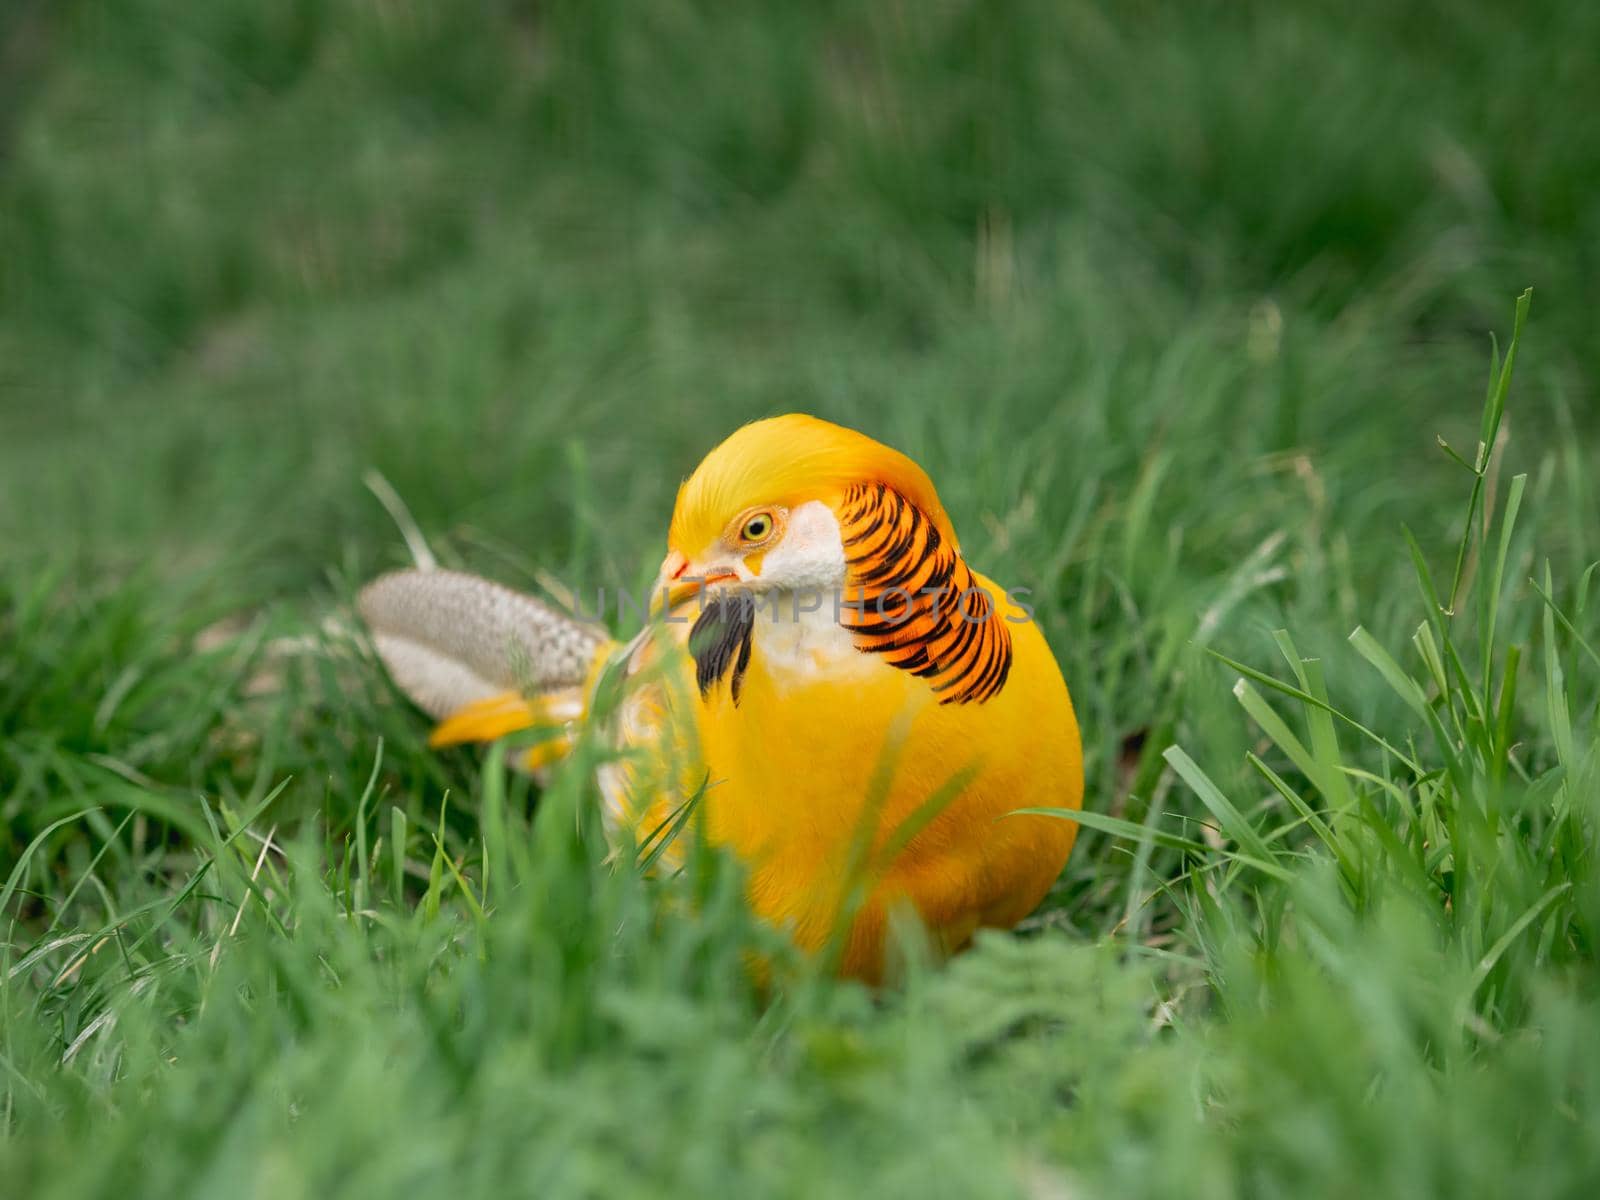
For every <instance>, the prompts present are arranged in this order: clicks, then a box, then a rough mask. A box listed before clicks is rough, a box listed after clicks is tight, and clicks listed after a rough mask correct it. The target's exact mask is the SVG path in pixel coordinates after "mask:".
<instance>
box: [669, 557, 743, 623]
mask: <svg viewBox="0 0 1600 1200" xmlns="http://www.w3.org/2000/svg"><path fill="white" fill-rule="evenodd" d="M738 578H739V577H738V576H737V575H736V574H734V573H733V572H732V571H730V570H728V569H727V568H726V567H722V566H713V567H702V566H698V565H697V564H695V563H692V562H690V561H689V558H688V556H687V555H686V554H684V553H683V552H682V551H681V550H672V551H669V552H668V553H667V557H666V558H664V559H662V560H661V573H660V574H658V575H657V576H656V586H655V589H654V590H653V591H652V592H651V600H650V609H651V612H652V613H655V614H660V613H663V612H669V613H670V612H672V611H673V610H675V609H676V608H677V607H678V606H679V605H680V604H682V603H683V602H684V601H685V600H688V599H689V598H690V597H692V596H696V595H699V594H700V592H701V591H702V590H704V589H705V588H707V587H709V586H710V585H711V584H713V583H726V582H727V581H729V580H737V579H738Z"/></svg>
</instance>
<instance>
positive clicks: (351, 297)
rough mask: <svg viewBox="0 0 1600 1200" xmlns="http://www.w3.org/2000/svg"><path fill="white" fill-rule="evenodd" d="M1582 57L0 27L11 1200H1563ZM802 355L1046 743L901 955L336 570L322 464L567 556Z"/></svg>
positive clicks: (1031, 18) (1307, 30) (795, 382)
mask: <svg viewBox="0 0 1600 1200" xmlns="http://www.w3.org/2000/svg"><path fill="white" fill-rule="evenodd" d="M1597 38H1600V9H1597V8H1596V7H1595V6H1592V5H1580V4H1569V3H1557V2H1556V0H1542V2H1536V3H1532V4H1530V5H1524V6H1523V7H1522V8H1521V9H1518V10H1516V11H1512V10H1511V9H1509V8H1507V7H1506V6H1504V5H1498V6H1497V5H1493V4H1488V3H1465V4H1460V3H1457V4H1449V5H1446V4H1438V3H1424V2H1420V0H1418V2H1411V3H1399V4H1390V5H1384V6H1356V7H1355V8H1352V6H1350V5H1348V4H1334V3H1324V2H1322V0H1307V2H1305V3H1300V4H1294V5H1285V4H1270V5H1269V4H1264V3H1263V4H1207V3H1200V4H1194V3H1188V4H1178V3H1161V2H1155V0H1149V2H1144V3H1137V4H1132V3H1130V4H1119V5H1097V4H1090V3H1076V4H1055V3H1048V4H1047V3H1014V4H1013V3H1007V4H985V5H980V4H977V3H973V2H969V0H941V2H940V3H936V4H931V5H918V6H912V5H904V4H892V3H885V4H879V5H870V6H858V5H843V4H838V5H833V4H819V5H807V6H795V5H787V4H778V3H772V4H753V5H746V6H743V7H741V8H740V9H739V10H738V11H737V12H736V13H730V12H724V11H721V10H718V11H717V12H715V13H713V12H712V11H711V10H710V7H709V6H701V5H695V4H690V3H680V2H678V0H669V2H668V3H663V4H652V5H649V6H643V5H621V4H617V3H610V2H604V3H601V2H594V0H591V2H589V3H583V4H564V3H563V4H533V3H518V2H514V0H499V2H496V3H491V4H487V5H451V4H445V3H425V2H422V0H397V2H393V3H385V4H366V3H357V2H355V0H346V2H340V0H291V2H285V3H281V4H275V5H253V4H248V3H245V2H244V0H214V2H212V3H207V4H203V5H196V4H192V3H185V2H183V0H141V2H139V3H132V4H129V3H112V2H110V0H105V2H100V0H76V2H72V3H55V4H52V3H44V2H41V0H22V2H19V3H14V4H11V5H8V6H5V7H4V8H3V9H0V546H3V547H4V555H3V558H0V889H3V893H4V894H3V896H0V1179H3V1180H5V1181H6V1184H7V1186H6V1188H5V1189H4V1190H5V1191H6V1193H7V1194H8V1195H11V1194H16V1195H25V1196H29V1197H33V1196H39V1197H48V1196H74V1197H76V1196H81V1195H99V1194H107V1195H110V1194H117V1195H124V1194H127V1193H128V1192H129V1191H133V1192H135V1193H138V1194H148V1195H159V1196H163V1197H169V1196H174V1195H184V1194H193V1195H205V1196H215V1195H235V1194H262V1195H273V1196H279V1195H285V1196H289V1195H307V1196H322V1195H330V1194H338V1195H349V1196H360V1195H385V1196H387V1195H394V1194H396V1193H398V1192H400V1191H402V1190H405V1191H407V1192H417V1193H428V1192H435V1191H437V1192H445V1193H449V1194H455V1193H458V1192H459V1193H462V1194H482V1195H497V1196H498V1195H505V1194H521V1193H526V1194H536V1195H541V1196H544V1195H568V1194H573V1195H605V1196H611V1195H627V1194H641V1195H660V1194H686V1195H705V1194H721V1193H723V1192H724V1191H729V1192H736V1193H738V1194H751V1195H768V1194H801V1195H834V1194H841V1193H843V1194H930V1193H931V1194H941V1195H943V1194H948V1195H958V1196H963V1197H965V1196H986V1195H991V1194H993V1195H1005V1196H1028V1197H1049V1196H1079V1195H1127V1196H1135V1195H1136V1196H1147V1195H1148V1196H1156V1195H1179V1194H1181V1195H1184V1196H1195V1195H1201V1196H1218V1197H1231V1196H1236V1195H1252V1196H1278V1195H1282V1196H1297V1197H1298V1196H1321V1195H1329V1196H1362V1197H1366V1196H1384V1195H1391V1196H1397V1197H1399V1196H1403V1197H1411V1196H1417V1195H1436V1194H1456V1195H1462V1196H1480V1195H1481V1196H1485V1197H1498V1196H1503V1195H1507V1194H1519V1195H1520V1194H1529V1195H1588V1194H1591V1193H1592V1192H1593V1191H1594V1190H1595V1188H1596V1186H1597V1185H1600V969H1597V967H1596V944H1597V922H1600V871H1597V869H1596V864H1595V854H1596V820H1597V817H1600V814H1597V812H1596V802H1595V797H1596V795H1597V794H1600V789H1597V785H1600V763H1597V760H1596V742H1595V738H1594V729H1595V721H1596V702H1597V698H1600V622H1597V620H1596V615H1595V612H1594V608H1595V602H1594V597H1593V595H1592V593H1593V591H1594V586H1593V578H1592V574H1591V572H1590V569H1589V568H1590V563H1591V562H1592V561H1593V560H1594V559H1595V558H1597V557H1600V552H1597V547H1600V509H1597V507H1596V502H1595V500H1596V498H1595V494H1594V492H1593V489H1592V488H1591V486H1590V483H1589V480H1590V478H1591V472H1592V471H1593V470H1594V467H1595V463H1594V452H1593V449H1592V446H1593V433H1594V429H1595V420H1594V417H1593V413H1592V409H1593V403H1594V394H1595V386H1596V383H1595V381H1596V378H1597V376H1600V357H1597V351H1596V342H1595V341H1594V339H1593V337H1592V332H1591V330H1592V314H1593V313H1594V311H1595V309H1596V305H1597V303H1600V290H1597V285H1596V283H1595V280H1597V279H1600V261H1597V259H1596V254H1597V250H1596V247H1600V199H1597V197H1600V123H1597V122H1595V121H1593V120H1591V119H1589V117H1588V114H1589V113H1591V112H1594V111H1600V74H1597V73H1596V72H1594V71H1593V69H1592V66H1591V59H1592V57H1593V56H1592V53H1591V52H1590V49H1589V48H1590V47H1592V46H1593V45H1595V44H1596V40H1597ZM1530 285H1531V286H1533V288H1534V289H1535V291H1536V294H1537V302H1536V304H1535V305H1534V306H1533V310H1532V315H1531V316H1530V317H1529V318H1528V319H1527V321H1526V324H1523V323H1522V319H1521V316H1520V315H1518V316H1517V317H1515V318H1514V316H1513V301H1514V300H1515V298H1516V297H1518V296H1519V295H1521V294H1522V292H1523V291H1524V289H1525V288H1526V287H1528V286H1530ZM1520 312H1521V310H1520V309H1519V310H1518V313H1519V314H1520ZM1514 326H1516V327H1517V328H1518V329H1519V330H1520V332H1519V333H1518V335H1517V337H1516V338H1515V341H1514V342H1513V338H1512V334H1513V328H1514ZM1491 330H1495V331H1497V332H1498V334H1499V338H1500V341H1499V347H1500V350H1501V351H1502V352H1504V353H1505V357H1506V362H1505V364H1504V366H1503V367H1502V365H1501V364H1500V362H1499V360H1498V358H1497V359H1496V361H1495V363H1494V364H1492V366H1491V369H1490V371H1489V381H1488V390H1487V393H1485V391H1484V379H1485V377H1484V365H1485V361H1486V359H1488V358H1489V356H1490V344H1489V332H1490V331H1491ZM1513 344H1514V345H1515V347H1516V363H1515V367H1516V370H1515V379H1514V381H1513V380H1512V377H1511V370H1510V367H1511V363H1510V347H1511V346H1512V345H1513ZM794 408H800V409H806V410H809V411H813V412H817V413H818V414H820V415H824V416H828V417H832V418H835V419H839V420H843V421H846V422H848V423H850V424H853V425H855V426H857V427H860V428H862V429H864V430H866V431H867V432H869V433H872V434H874V435H876V436H879V437H882V438H884V439H886V440H888V441H891V442H893V443H894V444H896V445H899V446H901V447H902V448H904V449H905V450H906V451H908V452H909V453H911V454H912V455H914V456H915V457H916V458H917V459H918V460H919V461H921V462H922V463H923V464H924V465H925V466H926V467H927V468H928V470H929V472H930V473H931V474H932V476H933V477H934V479H935V480H936V481H937V482H938V484H939V486H940V490H941V493H942V495H943V498H944V500H945V503H946V506H947V507H948V509H949V510H950V512H951V514H952V516H953V518H954V520H955V521H956V524H957V527H958V529H959V530H960V531H961V532H962V537H963V542H964V545H965V546H966V548H967V549H968V552H969V554H970V555H971V557H972V558H973V559H974V561H975V562H976V563H977V565H979V566H980V567H981V568H982V569H983V570H984V571H985V572H986V573H988V574H991V575H993V576H994V577H996V578H999V579H1002V580H1005V581H1007V582H1008V583H1015V584H1022V585H1026V586H1029V587H1031V588H1033V589H1034V592H1033V596H1032V597H1031V599H1032V602H1033V603H1034V604H1035V606H1036V608H1037V612H1038V618H1039V620H1040V621H1041V622H1042V624H1043V627H1044V629H1045V632H1046V634H1047V635H1048V637H1049V639H1050V641H1051V643H1052V645H1053V646H1054V647H1055V649H1056V652H1057V655H1058V657H1059V658H1060V660H1061V662H1062V665H1063V668H1064V670H1065V672H1066V674H1067V677H1068V680H1069V683H1070V684H1071V687H1072V690H1073V695H1074V698H1075V701H1076V703H1077V706H1078V711H1079V717H1080V721H1081V723H1082V725H1083V728H1084V734H1085V750H1086V756H1087V767H1088V776H1089V779H1088V807H1089V809H1090V813H1089V814H1087V815H1086V816H1085V823H1086V825H1087V826H1088V827H1087V828H1085V829H1084V830H1083V832H1082V836H1081V838H1080V844H1079V846H1078V849H1077V851H1076V852H1075V854H1074V856H1073V859H1072V862H1071V864H1070V866H1069V868H1068V870H1067V873H1066V876H1065V877H1064V878H1063V880H1062V881H1061V884H1060V885H1059V887H1058V888H1057V889H1056V891H1055V892H1054V894H1053V895H1052V896H1051V898H1050V899H1049V901H1048V902H1047V903H1046V905H1045V906H1044V908H1043V909H1042V910H1041V912H1040V914H1039V915H1038V916H1037V917H1036V918H1034V919H1033V920H1031V921H1030V922H1029V923H1028V925H1027V926H1026V927H1025V929H1024V930H1023V931H1022V932H1021V933H1020V934H1018V935H1006V936H996V937H991V938H987V939H985V940H984V941H983V942H982V943H981V944H980V945H979V946H978V947H977V948H976V949H975V950H974V951H973V952H971V953H970V954H968V955H966V956H964V957H963V958H961V959H959V960H957V961H956V962H955V963H953V964H951V965H950V966H949V967H948V968H946V969H943V970H921V969H919V970H915V971H913V972H912V973H911V975H910V977H909V978H908V979H907V980H906V981H905V983H904V985H903V986H900V987H897V988H895V989H892V990H890V991H888V992H886V993H884V994H881V995H873V994H869V993H868V992H866V991H864V990H862V989H860V988H858V987H856V986H854V985H848V984H838V983H835V982H833V981H832V980H830V979H828V978H825V977H819V976H817V975H816V974H814V973H811V972H808V971H807V970H806V969H805V965H804V964H800V963H792V962H788V961H787V960H786V958H785V956H784V953H783V950H782V947H781V946H775V945H774V943H773V940H772V935H771V934H770V933H769V932H768V931H765V930H763V929H761V928H759V927H757V926H754V925H753V924H752V923H751V922H750V921H749V919H748V918H747V916H746V915H745V914H744V913H743V911H742V908H741V906H740V904H739V902H738V881H737V879H736V878H735V877H734V873H733V872H732V871H731V869H730V868H729V867H728V865H727V864H725V863H721V862H718V861H715V860H710V859H708V860H706V861H697V862H696V863H695V864H694V867H693V869H692V870H690V871H688V872H686V873H684V874H683V875H681V876H678V877H675V878H673V879H669V880H657V879H645V878H641V877H640V875H639V874H638V873H637V872H634V871H631V870H627V869H611V868H608V867H606V866H605V865H604V864H603V862H602V859H603V857H604V853H605V851H604V847H603V845H602V844H601V840H600V839H599V838H598V836H597V834H596V831H595V830H594V828H593V824H594V807H593V801H592V797H591V796H590V795H589V793H588V791H587V788H586V784H585V772H586V768H587V767H589V766H591V765H592V764H593V761H594V756H595V755H596V754H598V753H600V750H599V748H597V747H585V748H584V749H583V750H582V751H581V752H580V755H579V758H578V761H577V762H576V763H575V764H574V769H573V770H572V771H570V772H568V773H566V774H565V775H563V776H561V777H560V778H559V779H558V780H557V781H556V783H555V784H554V785H553V786H552V787H551V788H550V789H549V790H548V791H546V792H544V793H543V794H535V792H534V791H533V790H532V789H531V788H530V786H529V784H528V783H527V781H526V780H523V779H521V778H518V777H513V776H507V775H506V774H505V773H504V772H503V770H502V769H501V767H500V765H499V763H498V761H497V760H496V759H495V758H494V757H492V756H491V757H490V758H489V760H488V761H487V762H485V760H484V756H483V755H481V754H479V753H476V752H470V751H456V752H451V753H448V754H443V755H435V754H432V753H430V752H428V751H427V750H426V748H425V746H424V745H423V740H424V737H425V733H426V724H425V722H424V721H423V720H422V718H421V717H420V716H419V715H418V714H416V713H415V712H413V711H412V710H410V709H409V708H408V707H407V706H406V705H405V704H404V703H403V702H402V701H401V700H400V699H399V698H398V697H397V696H396V695H395V694H394V692H393V691H392V689H391V688H390V687H389V685H388V684H387V683H386V681H385V680H384V679H383V677H382V675H381V672H380V671H379V670H378V669H377V667H376V665H375V664H374V663H373V662H372V661H371V660H370V659H369V658H368V657H367V656H365V654H364V653H363V652H362V650H361V648H360V646H359V643H358V642H357V641H356V640H354V639H352V637H351V636H350V635H349V633H348V628H347V626H346V625H345V624H344V622H346V621H347V620H348V617H349V611H348V599H349V596H350V594H351V591H352V590H353V588H354V587H355V586H356V585H358V584H359V583H360V582H361V581H363V580H364V579H366V578H368V577H369V576H371V575H372V574H375V573H376V572H378V571H379V570H381V569H383V568H385V567H388V566H393V565H396V564H397V563H400V562H403V561H405V548H404V545H403V542H402V540H401V538H400V537H399V535H398V533H397V532H396V530H395V527H394V524H393V522H392V521H391V520H390V518H389V516H388V515H387V514H386V513H385V511H384V510H383V508H382V506H381V505H379V504H378V503H377V502H376V501H375V500H374V499H373V497H372V495H371V493H370V492H369V491H368V490H367V489H366V488H365V487H364V486H363V484H362V478H363V475H364V473H365V472H366V471H367V470H369V469H376V470H378V471H379V472H381V473H382V475H383V476H384V477H385V478H386V479H388V480H389V481H390V482H391V483H392V484H393V485H394V487H395V488H396V489H397V490H398V492H399V493H400V494H401V495H402V496H403V497H404V499H405V501H406V503H407V504H408V505H409V506H410V508H411V509H412V510H413V512H414V513H415V515H416V517H417V519H418V521H419V523H420V524H421V526H422V528H423V530H424V531H425V533H426V534H427V536H428V538H429V540H430V542H431V543H432V544H433V546H434V547H435V549H436V550H437V551H438V552H439V554H440V556H441V558H442V559H444V560H445V561H447V562H449V563H452V564H457V565H463V566H466V567H468V568H470V569H474V570H477V571H480V572H482V573H485V574H489V575H493V576H495V577H497V578H500V579H502V580H504V581H506V582H508V583H510V584H513V585H515V586H521V587H527V588H537V587H538V586H539V583H538V580H539V577H540V575H541V573H543V572H549V573H551V574H553V575H555V576H557V577H559V578H561V579H563V580H565V581H567V582H568V583H571V584H573V585H577V586H580V587H583V588H585V589H592V588H595V587H598V586H601V585H604V586H607V587H609V588H611V589H613V590H614V589H615V588H617V587H619V586H625V585H626V586H637V585H638V584H639V583H640V582H641V581H642V580H644V579H646V578H648V577H649V574H650V571H651V568H652V566H653V563H654V562H655V561H658V560H659V556H660V554H661V552H662V549H661V548H662V543H663V539H664V534H665V526H666V520H667V516H668V513H669V508H670V504H671V500H672V495H673V490H674V487H675V485H676V483H677V481H678V479H679V478H681V476H682V475H683V474H684V473H685V472H686V471H687V470H688V469H690V468H691V467H692V465H693V464H694V462H695V461H696V459H697V457H698V455H699V454H701V453H703V452H704V450H705V449H707V448H708V447H709V446H710V445H711V444H713V443H714V442H715V441H716V440H717V439H718V438H720V437H721V436H722V435H724V434H725V433H726V432H727V431H728V430H730V429H731V428H732V427H734V426H735V425H736V424H738V423H739V422H741V421H743V420H747V419H749V418H751V417H755V416H760V415H765V414H769V413H772V412H777V411H784V410H788V409H794ZM1436 436H1438V437H1442V438H1443V439H1444V440H1445V441H1446V442H1447V443H1448V445H1449V447H1451V448H1452V451H1451V452H1448V453H1447V452H1446V451H1444V450H1441V448H1440V447H1439V446H1438V445H1437V443H1436V441H1435V438H1436ZM1407 531H1409V536H1410V540H1409V541H1408V535H1407ZM1283 631H1287V632H1283ZM752 950H762V951H764V952H766V953H769V954H775V955H777V956H778V957H779V959H780V960H782V961H783V962H784V966H783V969H782V971H781V974H783V976H784V978H785V979H786V982H785V983H784V984H783V985H782V986H780V987H777V988H775V989H774V990H773V991H772V992H771V994H770V995H765V996H763V995H759V994H757V993H756V992H755V990H754V989H753V987H752V984H751V981H750V979H749V977H748V973H747V971H746V970H745V968H744V963H745V962H746V960H747V956H748V954H749V953H750V952H751V951H752ZM18 1181H20V1183H19V1182H18Z"/></svg>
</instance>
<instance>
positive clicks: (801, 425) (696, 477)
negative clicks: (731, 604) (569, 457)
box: [655, 413, 955, 606]
mask: <svg viewBox="0 0 1600 1200" xmlns="http://www.w3.org/2000/svg"><path fill="white" fill-rule="evenodd" d="M873 482H876V483H883V484H886V485H888V486H889V487H891V488H893V489H894V490H895V491H897V492H899V493H900V494H901V495H902V496H904V497H905V498H906V500H908V501H909V502H911V503H912V504H914V505H916V506H917V507H918V508H919V509H921V510H922V511H923V513H924V514H926V515H927V517H928V518H929V519H930V520H931V521H933V522H934V524H935V525H937V526H938V528H939V531H940V533H941V534H942V535H943V536H944V537H946V538H947V539H948V540H949V542H950V544H951V545H952V546H954V545H955V532H954V530H953V529H952V528H951V527H950V519H949V517H948V516H946V515H945V511H944V507H943V506H942V505H941V504H940V503H939V496H938V493H937V492H936V491H935V490H934V487H933V483H932V481H931V480H929V478H928V476H927V474H926V472H924V471H923V469H922V468H921V467H919V466H917V464H916V463H914V462H912V461H911V460H910V459H909V458H907V457H906V456H905V455H904V454H901V453H900V452H899V451H898V450H893V449H890V448H889V447H888V446H885V445H883V444H882V443H881V442H875V441H873V440H872V439H871V438H869V437H867V436H865V435H864V434H860V433H857V432H855V430H853V429H846V428H844V426H842V425H835V424H833V423H831V422H829V421H823V420H819V419H818V418H816V417H810V416H805V415H804V414H800V413H791V414H789V415H787V416H782V417H771V418H769V419H767V420H764V421H754V422H752V423H751V424H749V425H746V426H744V427H743V428H741V429H738V430H736V431H735V432H734V433H733V434H731V435H730V436H729V437H728V438H727V439H726V440H725V441H724V442H722V444H721V445H719V446H717V448H716V449H714V450H712V451H711V453H709V454H707V455H706V456H705V458H704V459H703V460H702V461H701V463H700V465H699V466H698V467H696V468H695V471H694V474H693V475H691V476H689V478H688V479H687V480H686V481H685V482H684V484H683V486H682V487H680V488H679V489H678V503H677V507H676V508H675V509H674V510H673V513H672V525H671V527H670V529H669V531H668V534H667V546H668V552H667V557H666V559H665V560H664V561H663V562H662V564H661V574H660V577H659V579H658V580H657V584H656V592H655V595H656V597H657V599H658V600H659V599H660V598H661V597H662V596H663V595H665V596H666V597H667V603H668V605H669V606H671V605H676V604H678V603H680V602H681V601H682V600H683V599H685V598H687V597H689V596H692V595H693V594H694V593H695V592H697V591H699V590H700V589H701V588H711V587H717V586H728V585H739V586H743V587H746V588H750V589H753V590H759V591H767V590H793V591H805V590H824V591H825V590H827V589H831V588H838V587H841V586H842V585H843V583H844V578H845V552H844V547H843V545H842V542H841V539H840V534H839V519H838V510H839V504H840V501H841V500H842V499H843V497H844V495H845V493H846V491H848V489H849V488H851V487H852V486H854V485H856V484H860V483H873Z"/></svg>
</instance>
